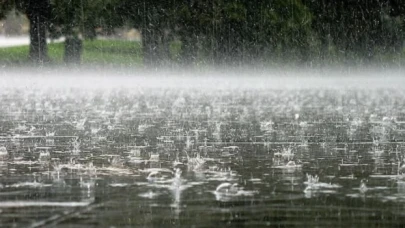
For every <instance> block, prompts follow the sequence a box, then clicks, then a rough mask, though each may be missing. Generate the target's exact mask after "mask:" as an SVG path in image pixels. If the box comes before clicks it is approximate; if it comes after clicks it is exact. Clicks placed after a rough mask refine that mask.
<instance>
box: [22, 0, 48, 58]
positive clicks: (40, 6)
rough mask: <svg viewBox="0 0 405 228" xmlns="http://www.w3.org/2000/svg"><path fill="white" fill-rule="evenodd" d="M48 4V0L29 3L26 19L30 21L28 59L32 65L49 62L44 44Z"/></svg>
mask: <svg viewBox="0 0 405 228" xmlns="http://www.w3.org/2000/svg"><path fill="white" fill-rule="evenodd" d="M49 9H50V3H49V1H48V0H37V1H30V2H29V5H28V8H27V17H28V20H29V21H30V50H29V58H30V59H31V60H32V61H33V62H34V63H44V62H47V61H49V58H48V48H47V44H46V30H47V28H48V20H49Z"/></svg>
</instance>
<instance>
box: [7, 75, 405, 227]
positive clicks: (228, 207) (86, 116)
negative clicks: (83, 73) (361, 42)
mask: <svg viewBox="0 0 405 228" xmlns="http://www.w3.org/2000/svg"><path fill="white" fill-rule="evenodd" d="M72 77H74V76H72ZM211 79H213V78H210V79H209V80H202V79H201V78H182V77H177V78H176V77H173V78H171V79H170V80H168V79H167V78H165V77H162V78H160V79H159V78H157V77H150V78H148V79H145V78H142V80H141V79H140V77H138V78H132V79H129V78H117V77H115V78H114V81H112V79H103V78H100V79H98V80H95V79H94V78H81V79H80V82H81V83H80V84H74V83H73V84H71V82H67V81H66V83H63V84H62V85H61V84H60V83H59V84H58V83H56V82H58V81H59V82H60V81H61V80H62V78H58V79H57V80H55V79H53V78H46V77H45V78H35V80H33V79H29V78H19V79H13V80H11V82H8V83H4V84H3V88H2V89H1V90H0V100H1V102H0V105H1V109H0V121H1V124H0V133H1V136H0V139H1V142H0V224H1V226H2V227H23V226H27V227H42V226H57V227H64V226H66V227H67V226H69V227H79V226H81V227H120V226H131V227H224V226H231V227H234V226H274V227H284V226H298V227H327V226H351V227H366V226H367V227H368V226H387V227H391V226H398V225H401V224H402V223H403V221H404V219H405V214H404V212H403V211H404V209H405V206H404V205H405V204H404V203H405V187H404V186H405V184H404V179H405V176H404V175H403V173H404V170H405V168H404V167H405V165H404V159H405V144H404V143H405V91H404V90H403V88H402V87H401V86H399V85H401V84H400V83H398V81H396V80H399V81H401V80H400V79H393V80H391V81H389V80H388V81H387V80H384V81H381V82H384V84H380V83H378V80H377V83H374V84H373V86H368V88H364V89H360V87H357V86H356V83H355V81H354V80H352V81H351V80H349V79H347V80H343V81H342V83H341V84H339V83H335V82H336V81H333V79H332V80H331V81H326V80H324V79H321V78H319V79H316V78H315V79H314V78H311V79H310V80H298V79H296V78H291V77H286V78H283V79H280V78H277V79H274V80H273V81H271V80H269V79H266V80H265V79H263V78H254V77H252V78H249V80H241V79H240V78H235V79H231V80H230V79H229V78H228V79H227V78H225V79H223V78H216V79H215V80H214V79H213V80H211ZM70 80H71V79H70ZM109 80H110V81H109ZM373 80H374V79H373ZM34 81H35V83H34ZM359 81H360V82H363V83H364V82H365V81H362V79H361V78H360V79H359ZM238 82H242V83H243V84H238ZM305 82H306V83H314V84H311V85H307V84H305ZM331 82H334V83H331ZM368 82H369V81H368ZM284 84H286V86H283V85H284ZM298 85H299V86H298Z"/></svg>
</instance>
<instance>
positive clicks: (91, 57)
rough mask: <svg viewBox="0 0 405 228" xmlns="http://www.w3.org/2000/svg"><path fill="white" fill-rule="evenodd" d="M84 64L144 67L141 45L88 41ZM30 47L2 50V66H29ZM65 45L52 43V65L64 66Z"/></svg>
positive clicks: (50, 51)
mask: <svg viewBox="0 0 405 228" xmlns="http://www.w3.org/2000/svg"><path fill="white" fill-rule="evenodd" d="M83 44H84V45H83V53H82V63H83V64H90V65H92V64H94V65H104V66H105V65H108V66H140V65H142V49H141V43H140V42H136V41H121V40H86V41H84V43H83ZM28 51H29V46H17V47H7V48H0V64H1V65H3V66H4V65H17V66H19V65H29V64H30V62H29V59H28ZM63 54H64V44H63V43H50V44H49V45H48V55H49V57H50V58H51V63H52V64H55V65H63V64H64V63H63Z"/></svg>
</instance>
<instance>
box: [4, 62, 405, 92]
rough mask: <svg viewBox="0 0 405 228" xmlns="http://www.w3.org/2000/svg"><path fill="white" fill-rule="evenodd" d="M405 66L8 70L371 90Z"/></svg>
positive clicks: (393, 83) (101, 80) (91, 81)
mask: <svg viewBox="0 0 405 228" xmlns="http://www.w3.org/2000/svg"><path fill="white" fill-rule="evenodd" d="M404 74H405V71H404V70H403V69H401V68H400V69H385V68H377V67H375V68H374V67H370V68H369V69H361V68H354V69H350V68H340V69H326V68H325V69H321V68H314V69H294V68H280V69H262V68H249V67H247V68H240V69H235V68H228V69H227V68H221V69H219V70H215V69H200V70H187V69H185V70H178V69H177V70H173V69H156V70H144V69H133V68H129V69H127V68H112V67H105V68H101V67H98V68H96V67H94V68H92V67H86V66H84V67H74V66H72V67H54V68H53V67H48V68H34V67H33V68H28V69H24V68H22V69H20V68H18V69H8V68H6V70H4V71H2V72H1V73H0V75H1V79H0V80H1V82H2V83H1V84H0V86H4V87H11V88H13V87H38V88H48V87H49V88H70V87H72V88H85V89H112V88H160V87H161V88H190V89H191V88H192V89H195V88H197V89H237V88H241V89H267V88H268V89H311V88H332V89H346V88H353V89H354V88H358V89H366V88H368V89H371V88H384V87H386V88H402V85H403V82H404V80H405V79H404V77H403V75H404Z"/></svg>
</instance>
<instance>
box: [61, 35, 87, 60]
mask: <svg viewBox="0 0 405 228" xmlns="http://www.w3.org/2000/svg"><path fill="white" fill-rule="evenodd" d="M82 51H83V42H82V40H81V39H80V38H79V37H74V36H73V37H72V36H68V37H66V40H65V56H64V61H65V63H67V64H80V63H81V55H82Z"/></svg>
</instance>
